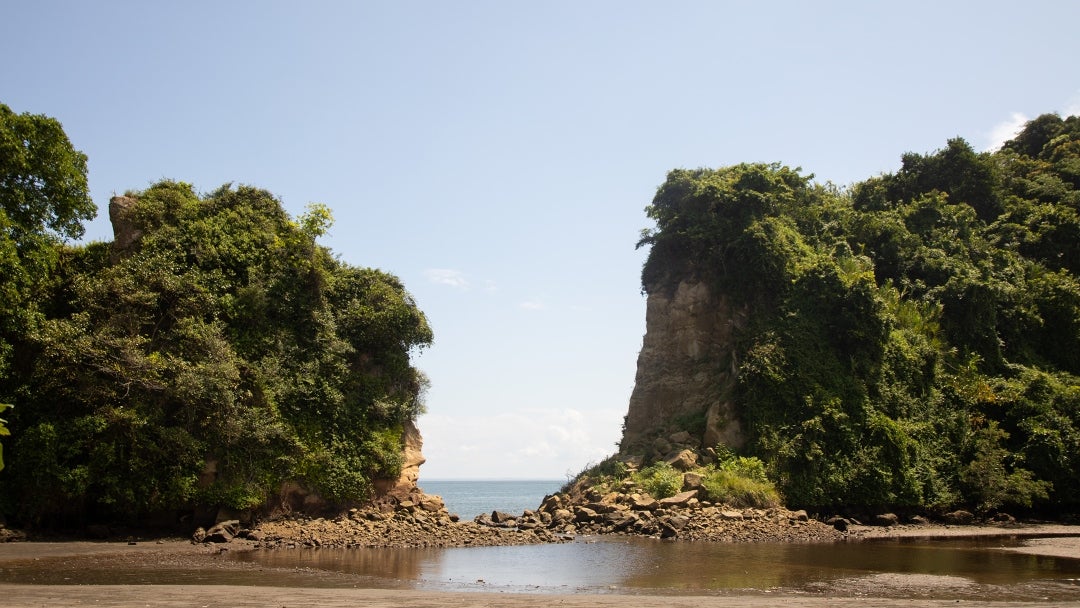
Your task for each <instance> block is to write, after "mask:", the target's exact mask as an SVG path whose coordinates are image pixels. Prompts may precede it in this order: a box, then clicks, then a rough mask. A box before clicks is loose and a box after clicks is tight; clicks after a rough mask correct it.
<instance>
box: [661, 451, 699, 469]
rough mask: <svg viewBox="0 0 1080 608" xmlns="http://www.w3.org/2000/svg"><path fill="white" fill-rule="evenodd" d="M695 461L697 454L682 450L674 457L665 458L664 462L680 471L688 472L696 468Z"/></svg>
mask: <svg viewBox="0 0 1080 608" xmlns="http://www.w3.org/2000/svg"><path fill="white" fill-rule="evenodd" d="M697 460H698V459H697V454H695V453H694V451H693V450H683V451H681V452H679V453H678V454H675V455H674V456H670V457H668V458H665V459H664V462H666V463H668V464H670V465H671V466H673V467H675V468H676V469H679V470H680V471H689V470H690V469H692V468H694V467H696V466H697Z"/></svg>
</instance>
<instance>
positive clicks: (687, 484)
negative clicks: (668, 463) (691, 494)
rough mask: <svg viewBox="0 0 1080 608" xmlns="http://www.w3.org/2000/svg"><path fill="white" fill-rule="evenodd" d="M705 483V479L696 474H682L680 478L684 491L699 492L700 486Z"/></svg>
mask: <svg viewBox="0 0 1080 608" xmlns="http://www.w3.org/2000/svg"><path fill="white" fill-rule="evenodd" d="M704 481H705V478H704V477H702V476H701V475H698V474H697V473H683V476H682V489H683V490H684V491H685V490H700V489H701V484H702V483H703V482H704Z"/></svg>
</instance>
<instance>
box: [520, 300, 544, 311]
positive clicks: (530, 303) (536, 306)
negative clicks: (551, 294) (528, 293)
mask: <svg viewBox="0 0 1080 608" xmlns="http://www.w3.org/2000/svg"><path fill="white" fill-rule="evenodd" d="M518 307H519V308H521V309H523V310H544V309H545V308H547V305H545V304H544V303H543V302H541V301H539V300H526V301H524V302H521V303H519V304H518Z"/></svg>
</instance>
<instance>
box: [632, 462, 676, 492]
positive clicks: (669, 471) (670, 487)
mask: <svg viewBox="0 0 1080 608" xmlns="http://www.w3.org/2000/svg"><path fill="white" fill-rule="evenodd" d="M632 479H633V481H634V483H636V484H638V485H639V486H641V488H642V489H643V490H645V491H646V492H648V493H649V494H650V495H651V496H652V497H653V498H658V499H659V498H668V497H669V496H674V495H676V494H678V493H679V491H680V490H682V487H683V474H682V473H681V472H680V471H678V470H677V469H675V467H673V466H671V465H670V464H668V463H666V462H658V463H656V464H653V465H650V466H648V467H645V468H644V469H642V470H640V471H638V472H637V473H634V475H633V477H632Z"/></svg>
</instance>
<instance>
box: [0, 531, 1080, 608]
mask: <svg viewBox="0 0 1080 608" xmlns="http://www.w3.org/2000/svg"><path fill="white" fill-rule="evenodd" d="M992 538H1021V539H1028V540H1027V541H1026V542H1024V543H1022V546H1010V547H1004V546H1003V547H1001V548H1000V549H989V550H991V551H993V550H1001V551H1015V552H1021V553H1027V554H1032V555H1037V556H1040V557H1045V558H1066V559H1070V560H1078V561H1080V526H1075V525H1064V524H1020V525H1015V526H1010V527H1002V526H996V525H973V526H946V525H938V524H930V525H918V526H916V525H907V526H894V527H891V528H875V527H870V526H856V527H853V528H852V529H851V530H850V534H849V536H848V538H846V539H844V540H840V541H826V543H825V544H833V543H836V542H840V543H843V542H852V543H860V542H880V541H882V540H885V541H888V540H890V539H895V540H898V541H899V540H927V541H933V540H960V539H992ZM129 542H130V541H127V540H122V541H113V542H108V541H83V540H71V541H39V540H31V541H22V542H13V543H3V544H0V594H2V596H3V597H4V602H3V603H4V605H5V606H10V607H12V608H15V607H23V606H25V607H30V606H42V605H67V606H74V605H94V606H103V607H110V606H131V605H143V606H160V607H163V608H175V607H180V606H212V605H231V606H269V605H274V606H290V607H295V606H329V607H331V608H333V607H338V606H340V607H344V606H355V605H358V604H362V605H365V606H370V607H372V608H395V607H397V606H401V605H409V606H413V607H418V608H425V607H428V606H430V607H431V608H435V607H439V608H443V607H447V606H474V605H475V606H489V607H497V606H503V607H506V608H539V607H541V606H543V607H545V608H546V607H548V606H552V605H557V606H561V607H563V608H578V607H580V608H585V607H599V608H606V607H609V606H610V607H615V606H619V607H624V606H626V605H630V604H632V605H635V606H641V607H643V608H661V607H669V606H670V607H676V608H714V607H715V608H728V607H731V606H748V607H751V608H765V607H766V606H774V605H783V606H792V607H802V608H819V607H824V606H838V607H841V608H848V607H854V606H866V605H868V602H870V603H871V604H872V605H874V606H884V607H886V608H896V607H899V606H911V605H912V602H918V604H919V605H921V606H945V605H949V606H956V605H958V602H959V603H960V604H961V605H964V606H986V607H990V606H994V607H998V608H1021V607H1029V606H1048V605H1055V606H1078V607H1080V599H1077V600H1072V599H1071V598H1058V599H1056V600H1053V601H1050V600H1046V599H1041V600H1040V599H1028V598H1027V597H1022V598H1017V597H1014V596H1009V597H1006V598H1004V599H1002V598H998V599H994V600H990V599H987V600H985V601H984V600H983V598H982V597H972V596H970V595H967V596H965V597H963V599H962V600H958V599H957V598H956V597H953V596H952V595H950V593H951V591H952V590H953V589H956V588H957V584H958V581H962V580H963V579H961V578H958V577H954V576H931V575H910V574H894V573H880V574H871V575H868V576H867V577H865V578H864V579H860V580H859V581H856V582H855V584H853V585H851V586H847V587H834V588H830V589H827V590H823V591H821V592H816V591H815V592H807V591H803V590H797V589H761V590H757V589H734V590H719V591H708V590H700V591H696V590H692V591H680V590H678V589H671V590H667V589H641V590H637V589H633V590H631V589H610V590H608V589H589V590H581V591H577V592H567V593H563V592H561V591H558V592H556V593H551V592H548V591H542V592H538V593H535V594H534V593H518V592H509V591H506V590H501V589H498V588H492V589H490V590H479V591H478V590H476V589H463V590H425V589H414V588H410V587H407V586H403V583H402V582H401V581H396V582H395V581H386V582H385V584H378V583H376V582H372V581H370V580H369V581H367V582H366V583H365V582H364V580H362V579H363V577H352V578H350V577H346V576H339V574H336V573H323V572H319V571H317V570H313V569H309V568H301V569H294V570H280V571H273V570H272V569H269V568H267V569H266V571H264V570H263V569H262V568H261V567H258V566H252V565H251V564H246V563H243V562H240V561H234V560H227V559H224V558H222V557H221V556H222V554H223V553H224V552H223V551H222V547H220V546H218V545H212V544H210V545H208V544H201V543H200V544H194V543H192V542H191V541H189V540H184V539H177V538H175V537H174V538H163V539H152V540H140V541H136V542H135V543H134V544H129ZM657 542H661V541H657ZM674 542H688V541H674ZM256 549H257V548H256V546H255V543H248V542H237V543H236V544H232V546H231V547H230V548H229V549H228V550H227V552H228V553H234V552H237V553H238V552H243V551H252V550H256ZM271 550H272V551H288V550H287V549H271ZM323 550H324V551H338V550H348V549H323ZM355 550H361V551H364V550H368V549H355ZM39 560H44V561H47V562H53V563H55V564H57V565H63V566H64V567H65V568H76V569H77V568H80V567H83V566H84V565H85V564H102V563H105V564H108V568H109V569H110V570H109V571H104V574H105V575H106V578H105V579H103V580H100V581H98V582H89V583H86V582H84V583H82V584H67V583H63V582H61V581H60V580H59V576H58V575H57V574H55V573H53V574H51V575H50V576H49V577H45V578H43V579H42V582H41V583H35V582H26V581H25V580H21V581H20V580H18V577H15V582H8V581H7V580H5V578H6V577H5V576H4V574H3V573H4V571H5V570H6V571H8V572H9V573H10V572H13V570H12V567H13V566H18V565H20V564H21V565H23V566H25V565H26V564H27V563H32V562H34V561H39ZM148 564H152V566H151V567H168V568H174V569H175V570H176V571H177V572H185V573H187V575H186V576H190V577H192V578H193V580H192V582H191V583H190V584H174V583H172V582H171V581H170V582H165V583H163V584H156V583H148V582H146V581H139V580H137V579H138V577H137V576H136V577H134V579H133V578H131V573H132V572H135V573H137V572H138V570H139V568H140V567H144V566H147V565H148ZM46 569H48V570H50V572H52V571H53V570H54V569H53V568H52V567H51V566H46ZM59 569H60V568H55V570H59ZM109 572H113V573H114V574H115V576H112V577H108V576H107V575H108V574H109ZM120 574H124V575H126V577H122V576H120ZM24 578H25V577H24ZM8 580H11V579H8ZM269 580H272V581H273V582H272V583H268V582H267V581H269ZM215 581H217V582H215ZM237 581H239V582H237ZM116 583H126V584H116ZM987 597H989V596H987ZM1063 599H1064V601H1062V600H1063Z"/></svg>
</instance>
